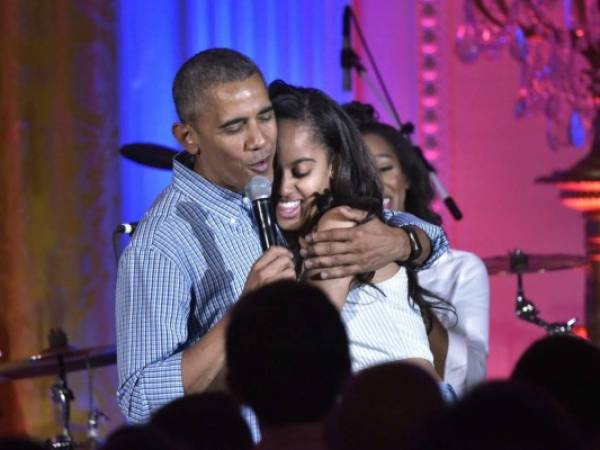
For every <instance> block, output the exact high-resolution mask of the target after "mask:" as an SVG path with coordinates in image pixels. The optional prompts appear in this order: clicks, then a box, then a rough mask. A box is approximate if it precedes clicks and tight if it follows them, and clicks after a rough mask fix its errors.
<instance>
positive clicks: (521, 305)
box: [515, 272, 577, 334]
mask: <svg viewBox="0 0 600 450" xmlns="http://www.w3.org/2000/svg"><path fill="white" fill-rule="evenodd" d="M515 314H516V315H517V317H518V318H519V319H521V320H524V321H526V322H530V323H533V324H534V325H537V326H539V327H542V328H543V329H544V330H546V333H548V334H571V332H572V330H573V325H575V322H577V319H575V318H574V317H573V318H571V319H569V320H568V321H566V322H552V323H549V322H546V321H545V320H544V319H542V318H541V317H540V316H539V314H540V311H539V310H538V309H537V307H536V306H535V305H534V304H533V302H531V301H529V300H528V299H527V298H526V297H525V292H524V290H523V274H522V273H521V272H518V273H517V298H516V302H515Z"/></svg>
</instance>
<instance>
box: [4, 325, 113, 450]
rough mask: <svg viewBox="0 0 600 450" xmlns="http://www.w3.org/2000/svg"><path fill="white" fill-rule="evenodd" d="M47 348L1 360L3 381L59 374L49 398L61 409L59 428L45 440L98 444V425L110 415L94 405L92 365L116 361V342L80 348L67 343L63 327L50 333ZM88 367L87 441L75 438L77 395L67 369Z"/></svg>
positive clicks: (61, 445)
mask: <svg viewBox="0 0 600 450" xmlns="http://www.w3.org/2000/svg"><path fill="white" fill-rule="evenodd" d="M48 344H49V346H48V348H46V349H45V350H42V351H41V352H39V353H37V354H35V355H32V356H30V357H28V358H25V359H22V360H18V361H9V362H5V363H2V364H0V383H2V382H8V381H14V380H20V379H23V378H34V377H41V376H50V375H54V376H56V382H55V383H54V384H53V385H52V386H51V387H50V398H51V399H52V402H53V403H54V404H55V405H56V407H57V410H58V412H59V422H60V423H59V425H60V432H59V433H58V434H57V435H56V436H54V437H52V438H50V439H48V440H47V441H46V447H47V448H49V449H74V448H78V447H85V448H88V449H94V448H99V447H100V445H99V441H98V439H99V433H98V425H99V423H100V421H101V420H108V417H107V416H106V415H105V414H104V413H103V412H102V411H100V410H99V409H98V408H95V407H94V401H93V398H94V397H93V392H94V386H93V383H94V382H93V380H94V378H93V369H94V368H96V367H101V366H107V365H112V364H115V363H116V361H117V353H116V350H115V347H114V346H105V347H90V348H85V349H80V348H77V347H73V346H71V345H69V344H68V342H67V336H66V334H65V333H64V331H62V330H61V329H53V330H51V331H50V334H49V335H48ZM80 370H87V372H88V390H89V414H88V421H87V440H86V442H85V445H84V444H83V443H79V442H76V441H75V440H74V439H73V435H72V434H71V402H72V401H73V400H74V399H75V396H74V395H73V391H71V389H70V388H69V385H68V382H67V373H68V372H76V371H80Z"/></svg>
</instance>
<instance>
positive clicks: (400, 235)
mask: <svg viewBox="0 0 600 450" xmlns="http://www.w3.org/2000/svg"><path fill="white" fill-rule="evenodd" d="M173 97H174V100H175V106H176V109H177V113H178V115H179V119H180V122H178V123H176V124H175V125H174V126H173V133H174V135H175V137H176V138H177V140H178V141H179V143H180V144H181V145H182V146H183V147H184V148H185V150H186V152H184V153H181V154H179V155H177V157H176V158H175V162H174V168H173V180H172V182H171V184H170V185H169V186H168V187H167V188H166V189H165V190H164V191H163V192H162V193H161V194H160V196H159V197H158V199H157V200H156V201H155V203H154V205H153V206H152V207H151V209H150V210H149V211H148V212H147V213H146V214H145V216H144V218H143V219H142V220H141V222H140V224H139V225H138V228H137V229H136V232H135V235H134V237H133V239H132V240H131V242H130V243H129V245H128V246H127V248H126V249H125V251H124V252H123V255H122V257H121V260H120V262H119V271H118V277H117V299H116V303H117V304H116V316H117V317H116V319H117V365H118V371H119V388H118V392H117V395H118V402H119V406H120V408H121V410H122V412H123V414H124V415H125V416H126V417H127V419H128V420H130V421H132V422H141V421H144V420H146V419H147V418H148V417H149V415H150V414H151V412H152V411H153V410H155V409H157V408H159V407H160V406H162V405H164V404H165V403H167V402H169V401H170V400H172V399H174V398H177V397H180V396H182V395H184V394H185V393H191V392H202V391H204V390H206V389H208V388H209V387H212V386H217V385H218V384H219V382H221V381H222V377H221V376H220V374H221V372H222V368H223V365H224V359H225V356H224V330H225V327H226V323H227V320H228V319H227V318H228V316H227V312H228V310H229V308H230V307H231V305H233V304H234V303H235V302H236V301H237V299H238V298H239V297H240V294H241V293H243V292H248V291H251V290H253V289H256V288H258V287H260V286H263V285H265V284H268V283H271V282H274V281H277V280H281V279H293V278H295V273H294V265H293V261H292V255H291V253H290V252H289V251H288V250H287V249H285V248H283V247H272V248H271V249H269V251H267V252H265V253H264V254H262V250H261V247H260V241H259V238H258V234H257V228H256V225H255V224H254V222H253V219H252V208H251V204H250V202H249V201H248V199H247V198H246V197H244V196H243V195H242V192H243V189H244V187H245V185H246V183H247V182H248V181H249V180H250V179H251V178H252V177H253V176H254V175H264V176H267V177H268V178H272V176H273V173H272V172H273V168H272V166H273V157H274V154H275V141H276V137H277V128H276V124H275V117H274V116H273V111H272V107H271V102H270V101H269V97H268V95H267V90H266V86H265V82H264V79H263V77H262V74H261V73H260V71H259V69H258V68H257V67H256V65H255V64H254V63H253V62H252V61H251V60H250V59H248V58H247V57H245V56H244V55H242V54H240V53H238V52H235V51H233V50H228V49H211V50H207V51H204V52H201V53H199V54H197V55H195V56H194V57H192V58H191V59H190V60H188V61H187V62H186V63H184V64H183V66H182V67H181V68H180V69H179V71H178V73H177V75H176V77H175V81H174V84H173ZM344 214H346V215H347V216H348V217H349V218H354V219H355V220H357V221H359V220H360V219H361V215H362V213H359V212H356V211H352V210H350V211H345V212H344ZM413 219H414V218H412V216H406V215H398V214H396V215H393V216H392V219H391V221H392V222H393V223H394V224H396V225H397V224H410V223H411V221H412V222H413V223H419V224H420V225H419V226H420V227H422V228H426V229H428V233H429V234H430V236H431V237H432V238H433V241H432V242H433V244H434V245H433V247H434V249H435V251H434V252H433V256H432V258H430V259H435V257H437V255H438V254H440V253H442V252H443V251H444V250H445V247H446V246H447V244H446V241H445V237H444V235H443V232H442V231H441V230H440V229H439V228H438V227H434V226H428V224H426V223H424V222H420V221H418V219H414V220H413ZM417 235H418V239H419V240H420V242H421V243H422V245H423V251H418V249H415V248H414V245H413V246H411V240H410V238H409V235H408V233H406V232H404V231H402V230H401V229H397V228H394V227H390V226H387V225H385V224H383V223H381V222H379V221H377V220H372V221H369V222H367V223H366V224H364V225H360V226H357V227H355V228H353V229H351V230H349V229H346V230H331V231H327V232H324V233H315V234H313V235H312V236H310V239H309V241H310V242H311V243H312V244H313V245H312V247H311V248H310V249H309V256H311V258H310V261H311V264H312V268H319V269H323V272H322V276H326V277H327V276H328V277H338V276H344V275H347V274H351V273H359V272H368V271H371V270H373V269H375V268H378V267H381V266H383V265H385V264H387V263H388V262H390V261H393V260H403V261H406V260H407V259H409V257H411V258H412V260H414V262H415V263H422V262H423V261H424V260H425V259H426V258H427V257H428V256H429V253H430V247H429V244H430V241H429V239H427V237H426V235H425V234H424V233H423V232H422V231H420V230H418V231H417ZM261 255H262V256H261Z"/></svg>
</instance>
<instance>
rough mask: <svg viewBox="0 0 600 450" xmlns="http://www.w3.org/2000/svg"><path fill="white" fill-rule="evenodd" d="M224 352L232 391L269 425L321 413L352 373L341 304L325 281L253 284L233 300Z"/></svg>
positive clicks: (312, 418) (313, 418)
mask: <svg viewBox="0 0 600 450" xmlns="http://www.w3.org/2000/svg"><path fill="white" fill-rule="evenodd" d="M226 358H227V369H228V373H227V379H228V382H229V385H230V387H231V388H232V390H233V392H234V393H235V394H236V395H237V396H238V397H239V398H240V400H241V401H242V402H244V403H247V404H248V405H249V406H251V407H252V408H253V409H254V411H255V412H256V415H257V416H258V418H259V420H260V421H261V422H262V423H266V424H270V425H285V424H292V423H301V422H314V421H318V420H321V419H323V417H324V416H325V415H326V414H327V413H328V412H329V410H330V409H331V407H332V406H333V404H334V401H335V399H336V397H337V395H338V392H339V390H340V387H341V385H342V382H343V381H344V380H345V379H346V377H347V376H348V375H349V374H350V354H349V350H348V337H347V335H346V330H345V328H344V324H343V323H342V320H341V318H340V315H339V313H338V311H337V309H336V308H335V307H334V306H333V304H332V303H331V301H330V300H329V298H328V297H327V296H326V295H325V293H324V292H323V291H321V290H320V289H318V288H316V287H313V286H309V285H307V284H303V283H297V282H294V281H280V282H276V283H272V284H269V285H267V286H264V287H262V288H260V289H257V290H255V291H252V292H250V293H249V294H247V295H245V296H244V297H243V298H242V299H241V300H240V301H239V302H238V303H237V304H236V305H235V306H234V307H233V309H232V312H231V321H230V323H229V327H228V328H227V337H226Z"/></svg>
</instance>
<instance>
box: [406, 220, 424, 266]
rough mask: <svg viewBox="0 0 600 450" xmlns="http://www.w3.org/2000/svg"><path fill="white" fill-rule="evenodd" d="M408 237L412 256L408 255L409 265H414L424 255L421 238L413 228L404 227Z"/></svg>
mask: <svg viewBox="0 0 600 450" xmlns="http://www.w3.org/2000/svg"><path fill="white" fill-rule="evenodd" d="M402 229H403V230H404V232H405V233H406V235H407V236H408V242H409V243H410V254H409V255H408V259H407V260H406V262H407V263H409V264H412V263H414V262H415V261H416V260H417V259H419V257H420V256H421V255H422V254H423V247H422V246H421V242H419V237H418V236H417V233H416V231H415V229H414V227H413V226H410V225H409V226H406V227H402Z"/></svg>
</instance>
